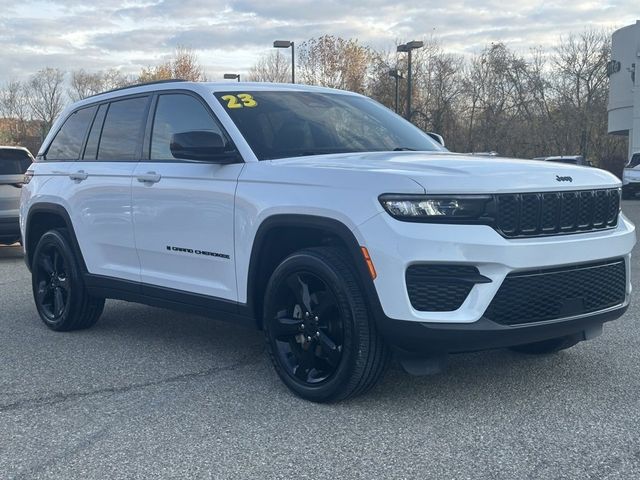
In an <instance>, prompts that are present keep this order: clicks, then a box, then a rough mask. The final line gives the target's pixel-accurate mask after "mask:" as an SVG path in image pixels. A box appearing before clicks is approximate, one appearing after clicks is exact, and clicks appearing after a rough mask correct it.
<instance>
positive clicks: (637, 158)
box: [629, 153, 640, 168]
mask: <svg viewBox="0 0 640 480" xmlns="http://www.w3.org/2000/svg"><path fill="white" fill-rule="evenodd" d="M638 165H640V153H635V154H634V155H633V157H631V161H630V162H629V168H635V167H637V166H638Z"/></svg>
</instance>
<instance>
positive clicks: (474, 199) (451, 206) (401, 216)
mask: <svg viewBox="0 0 640 480" xmlns="http://www.w3.org/2000/svg"><path fill="white" fill-rule="evenodd" d="M491 199H492V197H491V196H490V195H381V196H380V203H381V204H382V206H383V207H384V209H385V210H386V211H387V212H388V213H389V214H390V215H391V216H392V217H394V218H397V219H398V220H404V221H409V222H411V221H413V222H421V221H422V222H451V223H456V222H457V221H474V220H476V221H478V220H481V219H482V217H484V216H486V210H487V204H488V202H490V201H491Z"/></svg>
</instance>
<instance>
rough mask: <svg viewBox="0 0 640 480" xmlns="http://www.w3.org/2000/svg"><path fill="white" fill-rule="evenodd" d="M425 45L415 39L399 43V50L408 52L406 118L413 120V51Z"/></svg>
mask: <svg viewBox="0 0 640 480" xmlns="http://www.w3.org/2000/svg"><path fill="white" fill-rule="evenodd" d="M422 47H424V42H421V41H419V40H413V41H412V42H407V43H405V44H402V45H398V48H397V51H398V52H406V53H407V114H406V119H407V120H409V121H411V87H412V85H411V52H412V51H413V50H417V49H418V48H422Z"/></svg>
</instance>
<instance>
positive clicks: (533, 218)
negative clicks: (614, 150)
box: [495, 188, 620, 238]
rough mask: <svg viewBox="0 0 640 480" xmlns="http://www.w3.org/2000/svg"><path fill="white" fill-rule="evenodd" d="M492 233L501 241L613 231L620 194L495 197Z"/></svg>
mask: <svg viewBox="0 0 640 480" xmlns="http://www.w3.org/2000/svg"><path fill="white" fill-rule="evenodd" d="M495 204H496V207H495V208H496V225H495V227H496V229H497V230H498V231H499V232H500V233H501V234H502V235H504V236H505V237H508V238H518V237H535V236H542V235H557V234H561V233H576V232H587V231H593V230H601V229H605V228H613V227H615V226H616V225H617V224H618V211H619V207H620V190H619V189H617V188H610V189H603V190H583V191H575V192H550V193H524V194H518V193H514V194H499V195H496V196H495Z"/></svg>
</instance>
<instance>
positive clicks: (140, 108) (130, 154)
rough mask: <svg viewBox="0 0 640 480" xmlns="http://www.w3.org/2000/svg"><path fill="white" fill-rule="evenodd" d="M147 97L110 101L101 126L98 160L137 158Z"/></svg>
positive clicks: (128, 159) (129, 159)
mask: <svg viewBox="0 0 640 480" xmlns="http://www.w3.org/2000/svg"><path fill="white" fill-rule="evenodd" d="M148 100H149V97H136V98H129V99H126V100H119V101H117V102H112V103H111V104H110V105H109V110H108V111H107V116H106V118H105V120H104V126H103V128H102V136H101V137H100V146H99V147H98V160H103V161H124V162H126V161H131V160H136V159H137V158H138V148H139V146H140V145H141V138H142V134H143V132H144V124H145V113H146V111H147V102H148Z"/></svg>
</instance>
